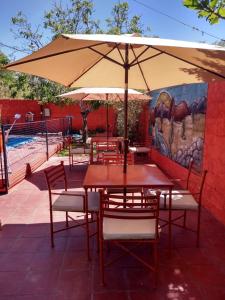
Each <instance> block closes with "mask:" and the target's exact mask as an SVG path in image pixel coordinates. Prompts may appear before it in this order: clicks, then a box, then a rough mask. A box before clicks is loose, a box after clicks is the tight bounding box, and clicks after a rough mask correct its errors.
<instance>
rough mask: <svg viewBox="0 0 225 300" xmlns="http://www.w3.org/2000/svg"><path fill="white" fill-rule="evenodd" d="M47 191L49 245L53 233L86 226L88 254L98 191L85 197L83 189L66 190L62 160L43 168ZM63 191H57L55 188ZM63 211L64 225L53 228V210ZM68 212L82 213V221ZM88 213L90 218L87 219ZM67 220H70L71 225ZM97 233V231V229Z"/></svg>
mask: <svg viewBox="0 0 225 300" xmlns="http://www.w3.org/2000/svg"><path fill="white" fill-rule="evenodd" d="M44 172H45V176H46V180H47V185H48V192H49V212H50V232H51V245H52V247H54V234H55V233H58V232H61V231H64V230H67V229H71V228H74V227H78V226H85V227H86V234H87V253H88V258H90V255H89V252H90V251H89V237H90V234H89V223H91V222H93V221H94V216H95V217H96V218H95V219H96V221H97V224H98V213H99V193H97V192H88V194H87V198H86V196H85V192H84V191H68V182H67V177H66V172H65V168H64V165H63V162H61V163H60V164H59V165H57V166H53V167H51V168H49V169H46V170H44ZM58 189H59V190H63V191H57V190H58ZM55 211H62V212H65V214H66V215H65V217H66V222H65V227H63V228H61V229H57V230H56V229H54V221H53V212H55ZM69 212H77V213H81V214H84V222H80V221H77V220H76V219H74V218H72V217H71V216H70V215H69ZM89 214H90V215H91V220H89ZM69 220H72V221H73V222H72V223H73V225H71V224H70V223H71V222H69ZM97 233H98V231H97Z"/></svg>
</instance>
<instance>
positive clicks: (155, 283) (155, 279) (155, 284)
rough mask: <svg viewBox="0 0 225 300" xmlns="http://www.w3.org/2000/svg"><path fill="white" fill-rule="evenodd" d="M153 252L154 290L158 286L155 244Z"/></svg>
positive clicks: (155, 244) (156, 245) (156, 248)
mask: <svg viewBox="0 0 225 300" xmlns="http://www.w3.org/2000/svg"><path fill="white" fill-rule="evenodd" d="M153 251H154V267H155V272H154V288H156V287H157V285H158V244H157V243H154V244H153Z"/></svg>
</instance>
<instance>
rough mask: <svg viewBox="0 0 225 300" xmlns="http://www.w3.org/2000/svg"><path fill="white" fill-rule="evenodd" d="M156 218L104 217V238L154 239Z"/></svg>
mask: <svg viewBox="0 0 225 300" xmlns="http://www.w3.org/2000/svg"><path fill="white" fill-rule="evenodd" d="M155 226H156V220H155V219H140V220H134V219H115V218H107V217H104V218H103V238H104V240H114V239H118V240H120V239H121V240H126V239H154V238H156V236H155Z"/></svg>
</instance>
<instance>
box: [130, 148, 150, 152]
mask: <svg viewBox="0 0 225 300" xmlns="http://www.w3.org/2000/svg"><path fill="white" fill-rule="evenodd" d="M129 151H130V152H133V153H148V152H149V151H150V148H148V147H129Z"/></svg>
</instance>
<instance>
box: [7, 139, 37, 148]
mask: <svg viewBox="0 0 225 300" xmlns="http://www.w3.org/2000/svg"><path fill="white" fill-rule="evenodd" d="M34 139H35V138H33V137H24V136H23V137H9V139H8V143H7V147H10V148H16V147H18V146H21V145H24V144H27V143H30V142H32V141H34Z"/></svg>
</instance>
